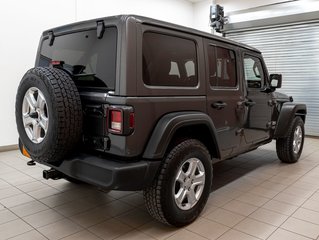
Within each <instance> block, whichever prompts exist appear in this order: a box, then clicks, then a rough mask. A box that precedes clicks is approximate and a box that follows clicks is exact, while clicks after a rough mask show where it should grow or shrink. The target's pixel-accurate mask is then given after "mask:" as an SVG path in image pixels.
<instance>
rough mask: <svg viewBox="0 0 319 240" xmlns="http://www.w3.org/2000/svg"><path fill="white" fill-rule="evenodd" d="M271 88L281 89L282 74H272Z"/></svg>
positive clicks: (270, 77)
mask: <svg viewBox="0 0 319 240" xmlns="http://www.w3.org/2000/svg"><path fill="white" fill-rule="evenodd" d="M269 79H270V86H271V87H272V88H281V83H282V75H281V74H270V76H269Z"/></svg>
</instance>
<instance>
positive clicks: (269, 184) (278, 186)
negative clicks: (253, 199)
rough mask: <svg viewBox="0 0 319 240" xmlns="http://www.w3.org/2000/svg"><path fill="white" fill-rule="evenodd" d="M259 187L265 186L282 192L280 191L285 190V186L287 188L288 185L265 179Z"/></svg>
mask: <svg viewBox="0 0 319 240" xmlns="http://www.w3.org/2000/svg"><path fill="white" fill-rule="evenodd" d="M259 187H263V188H267V189H269V190H273V191H278V192H280V191H283V190H284V189H285V188H287V187H288V185H286V184H280V183H276V184H274V183H273V182H270V181H265V182H263V183H262V184H260V185H259Z"/></svg>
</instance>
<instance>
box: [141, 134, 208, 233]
mask: <svg viewBox="0 0 319 240" xmlns="http://www.w3.org/2000/svg"><path fill="white" fill-rule="evenodd" d="M211 179H212V163H211V159H210V155H209V153H208V151H207V149H206V147H205V146H204V145H203V144H202V143H201V142H199V141H198V140H195V139H188V140H185V141H183V142H182V143H180V144H178V145H177V146H175V147H174V148H173V149H172V150H171V151H170V152H169V153H168V154H167V157H166V158H165V161H164V164H163V167H162V169H161V172H160V173H159V175H158V176H157V178H156V179H155V181H154V183H153V185H152V186H151V187H149V188H147V189H145V190H144V200H145V203H146V207H147V209H148V211H149V213H150V214H151V215H152V216H153V217H154V218H155V219H157V220H158V221H160V222H162V223H165V224H168V225H173V226H177V227H181V226H184V225H187V224H189V223H191V222H193V221H194V220H195V219H196V218H197V217H198V216H199V214H200V213H201V211H202V210H203V208H204V206H205V204H206V201H207V199H208V197H209V194H210V189H211Z"/></svg>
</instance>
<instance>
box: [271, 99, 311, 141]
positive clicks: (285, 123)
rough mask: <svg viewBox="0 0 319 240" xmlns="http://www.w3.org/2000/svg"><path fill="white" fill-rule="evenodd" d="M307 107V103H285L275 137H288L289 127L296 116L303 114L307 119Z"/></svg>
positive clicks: (303, 117)
mask: <svg viewBox="0 0 319 240" xmlns="http://www.w3.org/2000/svg"><path fill="white" fill-rule="evenodd" d="M306 114H307V107H306V105H305V104H296V103H291V102H286V103H283V105H282V107H281V110H280V114H279V117H278V120H277V125H276V129H275V133H274V138H282V137H287V135H288V128H289V126H290V123H291V121H292V120H293V119H294V118H295V116H301V117H302V119H303V120H304V121H305V119H306V118H305V116H306Z"/></svg>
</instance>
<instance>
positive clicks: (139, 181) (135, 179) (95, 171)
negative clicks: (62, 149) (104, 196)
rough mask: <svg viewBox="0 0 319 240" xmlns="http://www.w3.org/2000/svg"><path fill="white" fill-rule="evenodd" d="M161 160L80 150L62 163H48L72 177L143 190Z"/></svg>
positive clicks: (114, 187)
mask: <svg viewBox="0 0 319 240" xmlns="http://www.w3.org/2000/svg"><path fill="white" fill-rule="evenodd" d="M160 164H161V161H138V162H123V161H117V160H113V159H109V158H108V159H105V158H102V157H97V156H92V155H88V154H80V155H78V156H75V157H73V158H71V159H67V160H64V161H63V162H62V163H61V164H60V165H59V166H53V165H51V164H46V165H48V166H50V167H52V168H54V169H56V170H57V171H59V172H62V173H63V174H65V175H67V176H70V177H72V178H75V179H78V180H81V181H84V182H87V183H90V184H93V185H97V186H101V187H103V188H107V189H117V190H131V191H134V190H142V189H143V188H144V187H147V186H149V185H150V184H151V183H152V181H153V179H154V177H155V176H156V173H157V170H158V168H159V166H160Z"/></svg>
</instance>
